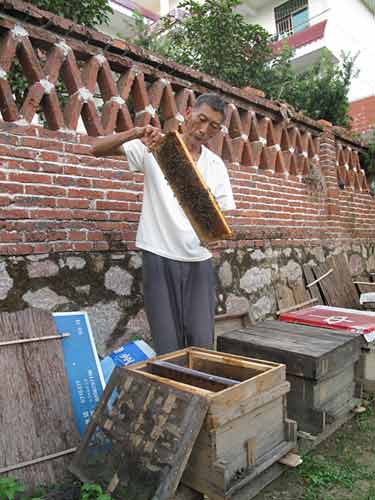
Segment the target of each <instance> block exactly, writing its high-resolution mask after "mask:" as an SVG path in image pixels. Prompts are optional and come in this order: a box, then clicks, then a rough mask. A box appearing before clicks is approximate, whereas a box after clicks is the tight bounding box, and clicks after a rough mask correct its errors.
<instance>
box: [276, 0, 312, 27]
mask: <svg viewBox="0 0 375 500" xmlns="http://www.w3.org/2000/svg"><path fill="white" fill-rule="evenodd" d="M275 21H276V32H277V34H278V35H291V34H292V33H296V32H297V31H302V30H304V29H305V28H307V27H308V25H309V7H308V0H289V1H288V2H285V3H283V4H281V5H279V6H278V7H276V8H275Z"/></svg>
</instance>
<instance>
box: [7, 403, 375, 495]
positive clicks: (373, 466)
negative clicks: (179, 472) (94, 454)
mask: <svg viewBox="0 0 375 500" xmlns="http://www.w3.org/2000/svg"><path fill="white" fill-rule="evenodd" d="M365 406H366V407H367V410H366V412H365V413H362V414H360V415H357V416H355V417H354V418H353V419H352V420H350V421H349V422H348V423H347V424H345V425H344V426H343V427H342V428H341V429H339V430H338V431H337V432H336V433H335V434H334V435H332V436H331V437H330V438H329V439H327V440H326V441H325V442H323V443H322V444H321V445H320V446H318V447H317V448H315V449H314V450H313V451H311V452H309V453H307V454H306V455H304V456H303V464H302V465H300V466H299V467H297V468H296V469H290V470H288V471H287V472H286V473H284V474H283V475H282V476H281V477H280V478H279V479H277V480H275V481H274V482H273V483H272V484H270V485H269V486H268V487H267V488H265V489H264V490H263V491H262V492H261V493H260V494H259V495H257V497H256V498H255V500H349V499H350V500H375V401H374V400H372V401H368V402H365ZM38 493H39V494H37V500H79V499H82V498H89V499H90V500H91V499H100V500H102V499H104V498H106V500H107V499H108V497H107V496H101V495H100V494H91V495H88V496H83V497H82V496H81V494H80V485H79V484H78V483H77V482H76V481H68V482H67V483H66V484H63V485H59V486H56V487H54V488H51V489H50V491H42V492H38ZM92 493H93V492H92ZM181 493H182V492H181V491H180V490H179V494H178V495H177V498H178V499H179V500H182V499H183V500H191V493H192V492H191V491H190V493H189V494H188V495H187V494H186V492H183V494H182V495H181ZM35 496H36V495H35ZM35 496H34V495H32V497H25V496H22V498H23V499H25V500H26V499H27V500H29V498H33V497H34V498H35ZM193 497H194V498H196V497H195V495H194V494H193ZM0 498H1V494H0ZM5 498H6V497H5ZM12 498H13V497H12ZM200 498H201V497H200Z"/></svg>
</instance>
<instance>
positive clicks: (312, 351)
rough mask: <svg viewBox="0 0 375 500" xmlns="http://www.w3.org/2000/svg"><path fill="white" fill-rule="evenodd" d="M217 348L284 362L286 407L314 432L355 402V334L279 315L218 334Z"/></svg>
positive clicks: (357, 351)
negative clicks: (287, 389) (287, 384)
mask: <svg viewBox="0 0 375 500" xmlns="http://www.w3.org/2000/svg"><path fill="white" fill-rule="evenodd" d="M218 350H219V351H224V352H227V353H233V354H241V355H245V356H251V357H253V358H262V359H269V360H272V361H276V362H282V363H285V364H286V366H287V379H288V381H289V382H290V384H291V390H290V392H289V394H288V413H289V415H290V417H291V418H293V419H295V420H296V421H297V424H298V427H299V429H301V430H303V431H306V432H310V433H314V434H320V433H323V432H324V431H328V430H329V427H330V424H334V423H335V422H339V421H340V419H341V417H345V416H347V415H349V414H350V412H351V410H352V409H353V407H354V406H356V405H357V404H358V399H357V397H356V396H359V395H360V394H359V392H360V391H359V389H358V387H357V386H356V383H355V365H356V363H357V361H358V359H359V356H360V342H359V338H358V337H353V336H348V335H344V334H342V333H340V332H336V331H329V330H325V329H323V328H316V327H310V326H305V325H296V324H288V323H283V322H280V321H265V322H263V323H259V324H257V325H255V326H253V327H249V328H246V329H242V330H236V331H232V332H228V333H225V334H223V335H222V336H220V337H219V338H218Z"/></svg>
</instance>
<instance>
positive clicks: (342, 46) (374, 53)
mask: <svg viewBox="0 0 375 500" xmlns="http://www.w3.org/2000/svg"><path fill="white" fill-rule="evenodd" d="M240 11H241V13H242V14H243V15H244V16H246V18H247V19H248V20H249V22H251V23H257V24H260V25H261V26H263V27H264V28H265V29H266V30H267V31H268V32H269V33H272V34H273V40H274V42H273V43H274V47H275V48H277V47H278V46H281V44H282V43H285V40H287V42H288V45H289V46H290V47H291V48H292V49H294V50H295V55H294V59H293V63H294V66H295V67H296V69H297V70H300V71H302V70H304V69H306V68H307V67H308V66H309V65H311V64H312V63H314V62H317V61H318V60H319V58H320V55H321V53H322V50H323V49H327V50H328V51H329V53H330V54H331V57H332V61H333V62H338V61H339V60H340V58H341V54H342V52H346V53H348V52H350V53H351V55H356V54H358V57H357V60H356V67H357V69H358V70H359V76H358V77H357V78H356V79H354V80H353V83H352V85H351V88H350V92H349V100H350V110H349V115H350V116H351V118H352V128H353V130H354V131H356V132H360V133H363V134H367V133H368V132H369V131H370V130H371V129H373V128H375V65H374V64H373V61H374V60H375V44H374V39H375V0H345V1H343V0H288V1H286V2H285V1H280V0H271V1H265V0H246V1H245V2H244V3H243V5H242V6H241V7H240Z"/></svg>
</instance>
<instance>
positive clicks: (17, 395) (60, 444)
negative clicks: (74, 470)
mask: <svg viewBox="0 0 375 500" xmlns="http://www.w3.org/2000/svg"><path fill="white" fill-rule="evenodd" d="M45 336H57V332H56V329H55V325H54V322H53V318H52V315H51V314H50V313H48V312H45V311H39V310H32V309H27V310H24V311H20V312H17V313H12V314H8V313H2V314H0V339H1V341H3V342H5V341H8V340H10V341H12V340H17V339H31V338H37V337H45ZM0 376H1V384H0V400H1V401H2V402H3V403H2V405H1V406H2V408H1V432H0V449H1V450H6V453H2V454H0V468H1V467H7V466H12V465H16V464H18V463H20V462H27V461H30V460H34V459H38V458H41V457H44V456H46V455H51V454H55V453H59V452H63V451H65V450H68V449H71V448H73V447H75V446H76V444H77V442H78V434H77V431H76V428H75V424H74V419H73V415H72V411H71V406H70V395H69V388H68V385H67V381H66V374H65V369H64V360H63V353H62V349H61V340H59V339H58V338H56V339H50V340H46V341H42V342H35V343H34V342H32V343H26V344H18V345H9V346H3V347H0ZM15 429H17V432H15ZM66 464H67V458H65V457H62V458H56V459H55V460H49V461H45V462H41V463H38V464H35V465H30V466H28V467H25V468H22V469H19V470H17V471H12V472H11V475H12V476H14V477H16V478H17V479H19V480H20V481H22V482H23V483H24V484H26V485H27V486H28V487H30V488H33V487H35V486H37V485H39V484H52V483H55V482H56V481H58V480H59V479H61V478H62V477H63V476H64V474H65V470H66V469H65V467H66Z"/></svg>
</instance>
